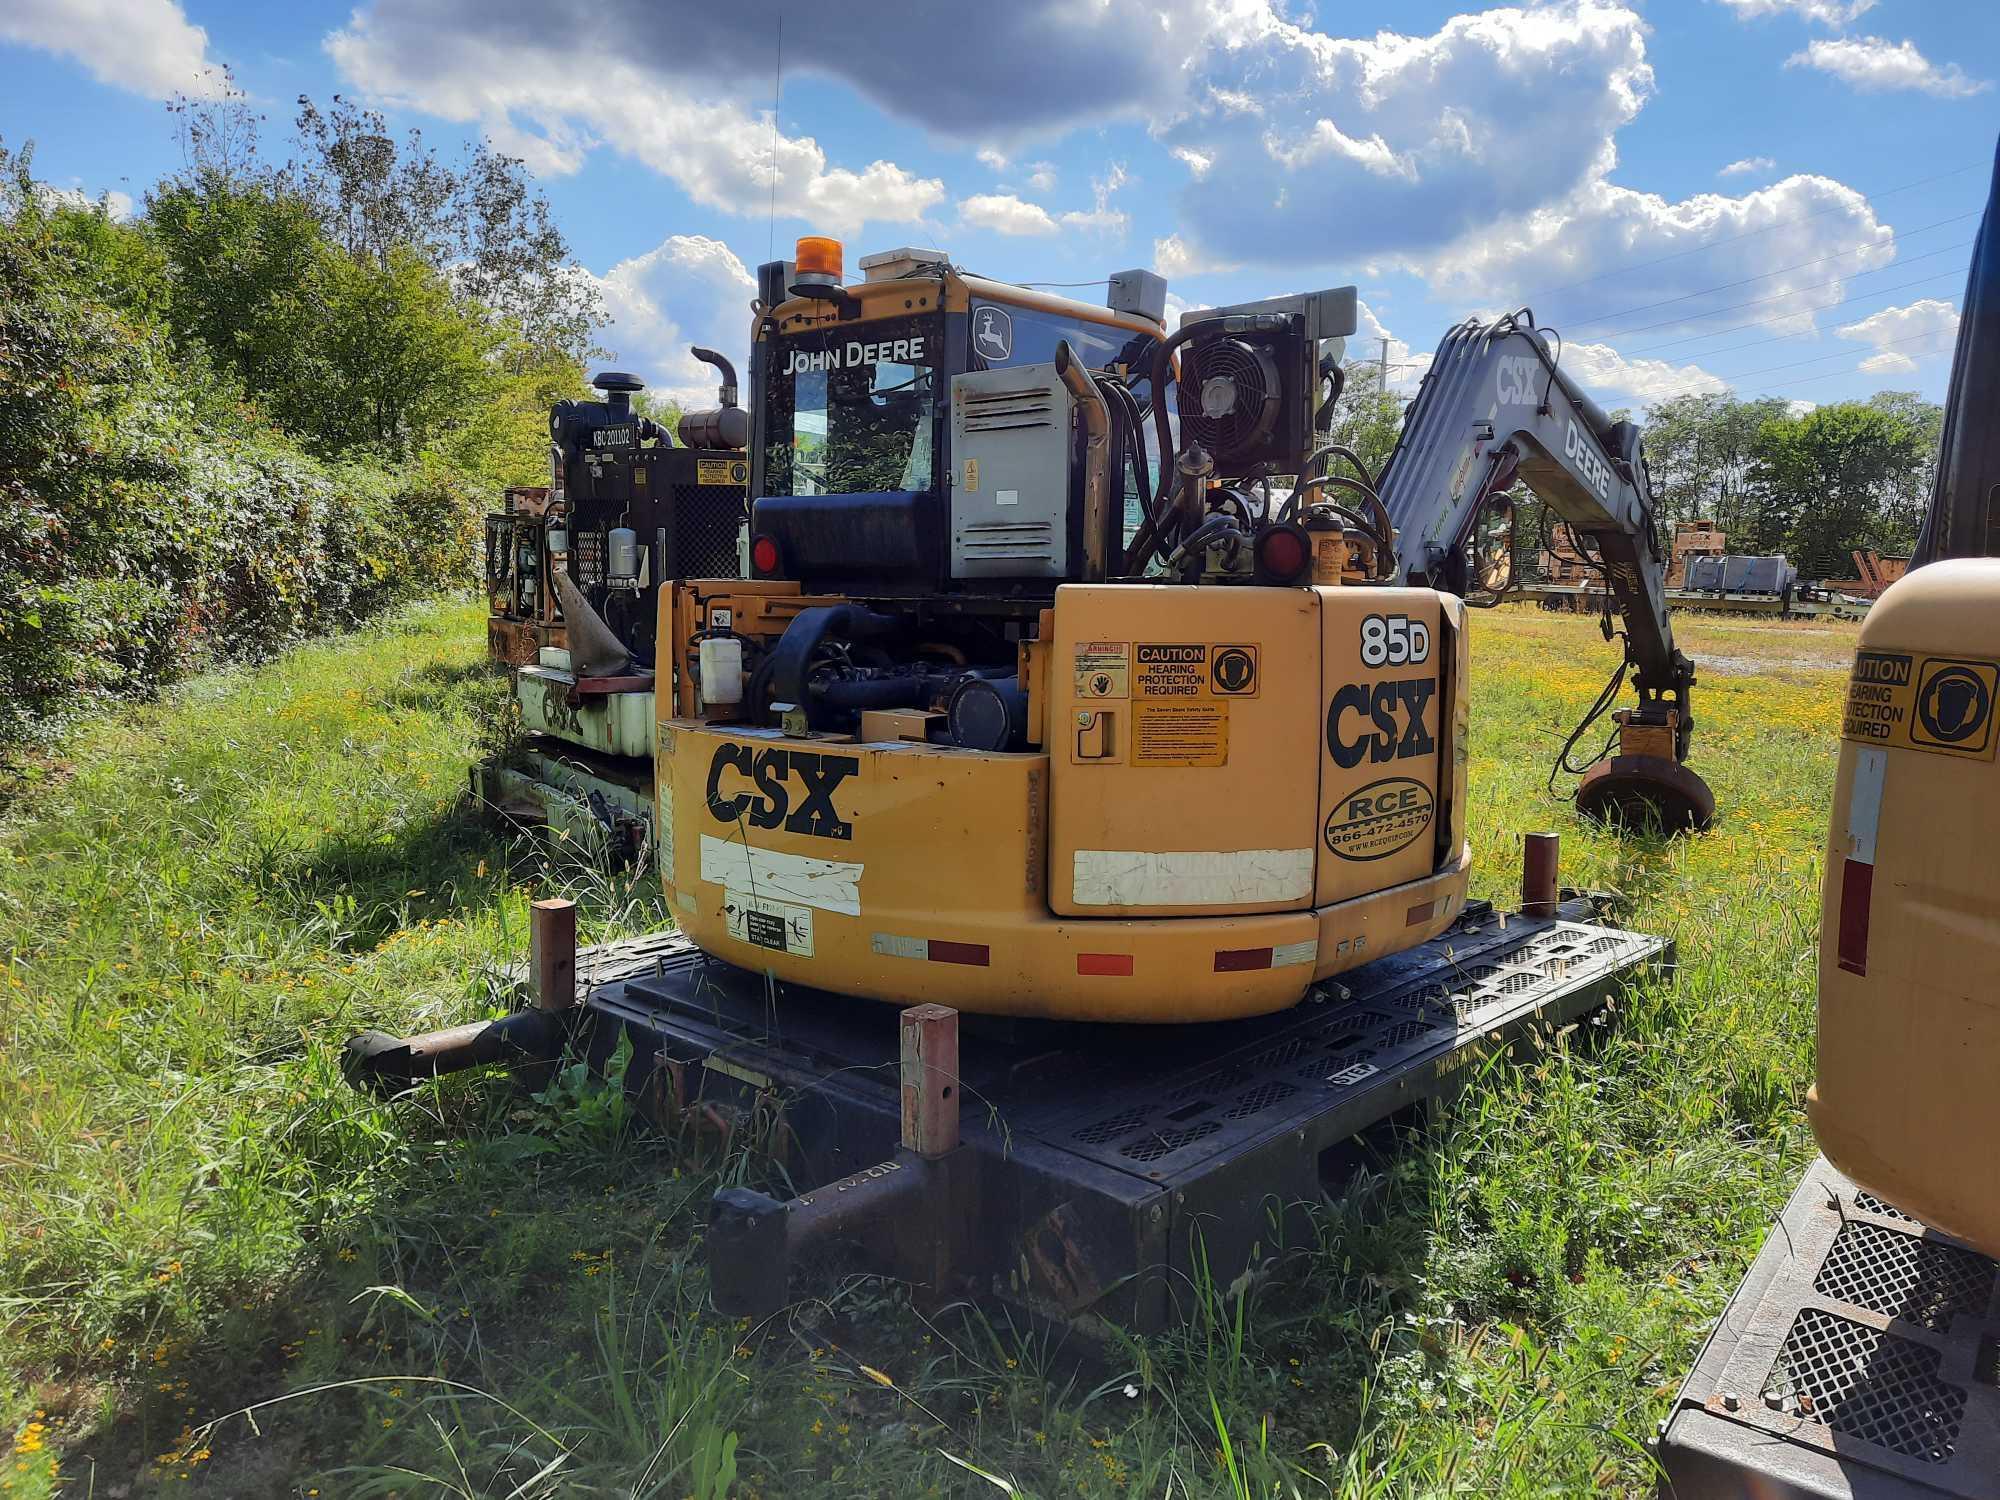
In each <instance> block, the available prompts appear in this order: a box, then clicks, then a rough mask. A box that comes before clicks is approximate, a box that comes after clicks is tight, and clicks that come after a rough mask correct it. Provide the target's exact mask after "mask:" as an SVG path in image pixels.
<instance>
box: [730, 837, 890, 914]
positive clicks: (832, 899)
mask: <svg viewBox="0 0 2000 1500" xmlns="http://www.w3.org/2000/svg"><path fill="white" fill-rule="evenodd" d="M701 878H702V879H703V880H712V881H714V882H715V883H716V884H717V885H721V886H727V887H728V888H729V889H730V890H732V891H742V892H744V893H745V894H746V895H755V896H758V897H766V896H768V897H772V898H775V899H777V900H780V901H795V902H798V903H799V904H801V905H803V906H816V907H818V908H819V909H820V910H821V911H830V912H837V913H839V914H840V915H841V916H844V917H858V916H860V915H861V866H860V865H859V864H856V863H852V862H850V861H847V860H840V859H813V858H811V857H810V856H808V855H804V854H784V853H780V852H779V851H778V850H776V849H759V848H757V847H756V846H755V845H752V844H738V843H734V842H732V841H731V840H729V839H719V838H717V837H715V835H714V834H710V833H704V834H703V835H702V836H701Z"/></svg>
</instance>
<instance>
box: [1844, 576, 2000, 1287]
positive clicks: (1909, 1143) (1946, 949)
mask: <svg viewBox="0 0 2000 1500" xmlns="http://www.w3.org/2000/svg"><path fill="white" fill-rule="evenodd" d="M1996 749H2000V560H1994V559H1986V558H1980V559H1963V560H1957V561H1947V562H1937V563H1933V564H1931V565H1929V566H1927V567H1924V568H1920V569H1917V570H1916V571H1914V572H1912V573H1910V574H1909V575H1907V576H1906V577H1904V578H1903V579H1901V580H1900V581H1898V582H1897V583H1895V584H1894V585H1892V586H1891V587H1890V588H1889V589H1888V591H1887V592H1886V593H1884V594H1883V596H1882V598H1881V599H1880V601H1879V602H1877V603H1876V605H1875V606H1874V608H1873V609H1872V610H1870V612H1869V614H1868V618H1867V622H1866V623H1865V624H1864V625H1863V627H1862V631H1861V641H1860V646H1859V649H1858V651H1857V653H1856V658H1855V666H1854V672H1853V676H1852V678H1851V680H1850V683H1849V687H1848V698H1847V703H1846V708H1845V713H1844V716H1843V721H1842V732H1841V746H1840V768H1839V779H1838V781H1837V783H1836V786H1835V792H1834V808H1833V818H1832V823H1831V827H1830V829H1829V836H1828V843H1827V854H1826V875H1825V884H1824V889H1823V892H1822V910H1821V939H1820V975H1819V1066H1818V1078H1817V1082H1816V1083H1815V1084H1814V1086H1813V1088H1812V1090H1811V1092H1810V1093H1809V1094H1808V1095H1807V1099H1806V1108H1807V1110H1808V1112H1809V1113H1810V1115H1811V1117H1812V1123H1813V1130H1814V1131H1815V1133H1816V1134H1817V1135H1818V1136H1819V1141H1820V1145H1821V1146H1822V1148H1823V1149H1824V1150H1825V1152H1826V1155H1827V1158H1828V1159H1829V1160H1830V1161H1832V1162H1833V1164H1834V1165H1835V1166H1836V1167H1838V1168H1839V1169H1840V1170H1841V1171H1843V1172H1845V1173H1846V1174H1847V1175H1848V1176H1850V1177H1852V1178H1853V1179H1854V1180H1855V1181H1856V1182H1858V1183H1860V1184H1861V1185H1863V1186H1864V1187H1867V1188H1869V1189H1871V1190H1872V1191H1874V1192H1876V1193H1878V1194H1880V1195H1881V1196H1882V1197H1883V1198H1885V1199H1886V1200H1888V1201H1889V1202H1891V1203H1893V1204H1895V1205H1896V1206H1897V1207H1899V1208H1902V1209H1904V1210H1906V1211H1907V1212H1909V1213H1912V1214H1914V1215H1916V1216H1917V1217H1918V1218H1920V1219H1922V1220H1923V1221H1924V1222H1925V1223H1927V1224H1930V1225H1933V1226H1935V1227H1936V1228H1938V1229H1942V1230H1945V1231H1947V1232H1948V1233H1951V1234H1954V1235H1957V1236H1959V1237H1960V1238H1962V1239H1964V1240H1966V1241H1968V1242H1969V1243H1971V1244H1974V1245H1977V1246H1979V1247H1980V1248H1981V1249H1983V1250H1985V1251H1986V1252H1988V1253H1989V1254H1995V1255H2000V1075H1996V1066H2000V991H1996V990H1995V988H1994V982H1993V976H1994V975H1995V974H1996V973H2000V883H1996V881H1995V880H1994V875H1993V871H1994V858H1995V851H1996V850H2000V760H1996V754H1995V752H1996Z"/></svg>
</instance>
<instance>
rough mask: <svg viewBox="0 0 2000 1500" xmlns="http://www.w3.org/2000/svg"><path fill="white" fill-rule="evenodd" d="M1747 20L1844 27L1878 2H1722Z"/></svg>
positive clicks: (1725, 0)
mask: <svg viewBox="0 0 2000 1500" xmlns="http://www.w3.org/2000/svg"><path fill="white" fill-rule="evenodd" d="M1722 3H1723V4H1724V5H1727V6H1728V7H1729V8H1730V9H1731V10H1733V11H1735V12H1736V14H1737V15H1739V16H1741V17H1742V18H1743V19H1744V20H1746V21H1747V20H1751V19H1753V18H1755V17H1758V16H1777V15H1794V16H1798V17H1800V18H1801V19H1803V20H1807V21H1817V22H1819V23H1820V24H1821V25H1822V26H1845V25H1846V24H1847V23H1848V22H1849V21H1852V20H1853V19H1854V18H1855V17H1857V16H1859V15H1862V14H1864V13H1866V12H1868V11H1871V10H1873V9H1874V8H1875V0H1722Z"/></svg>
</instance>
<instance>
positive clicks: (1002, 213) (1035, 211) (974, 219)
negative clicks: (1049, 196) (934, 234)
mask: <svg viewBox="0 0 2000 1500" xmlns="http://www.w3.org/2000/svg"><path fill="white" fill-rule="evenodd" d="M958 216H959V218H960V219H962V220H963V221H964V222H965V223H967V224H970V225H971V226H972V227H973V228H975V229H990V230H992V231H993V232H994V233H995V234H1018V235H1029V234H1054V233H1055V232H1056V221H1055V218H1054V216H1053V215H1051V214H1050V213H1049V211H1048V210H1047V209H1046V208H1043V207H1042V206H1041V204H1039V203H1030V202H1028V201H1027V200H1026V199H1025V198H1017V197H1015V196H1014V195H1013V194H1012V193H974V194H973V195H972V196H971V197H969V198H965V199H961V200H960V202H959V205H958Z"/></svg>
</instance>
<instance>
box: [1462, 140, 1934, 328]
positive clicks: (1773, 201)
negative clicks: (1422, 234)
mask: <svg viewBox="0 0 2000 1500" xmlns="http://www.w3.org/2000/svg"><path fill="white" fill-rule="evenodd" d="M1895 253H1896V252H1895V231H1894V230H1893V229H1891V228H1890V227H1889V226H1888V225H1886V224H1884V223H1882V222H1880V221H1879V220H1878V219H1877V218H1876V217H1875V213H1874V210H1873V209H1872V208H1871V207H1870V206H1869V203H1868V200H1867V199H1866V198H1864V197H1863V196H1862V195H1861V194H1860V193H1857V192H1856V191H1855V190H1854V189H1852V188H1850V187H1847V186H1846V185H1845V184H1842V183H1839V182H1835V181H1834V180H1832V179H1831V178H1827V177H1812V176H1803V175H1801V176H1794V177H1787V178H1785V179H1784V180H1782V181H1780V182H1775V183H1772V184H1771V185H1770V186H1768V187H1762V188H1757V189H1755V190H1754V191H1751V192H1748V193H1745V194H1743V195H1742V196H1740V197H1732V196H1729V195H1727V194H1722V193H1698V194H1696V195H1694V196H1693V197H1690V198H1683V199H1679V200H1671V199H1667V198H1663V197H1661V196H1660V195H1659V194H1657V193H1640V192H1635V191H1633V190H1632V189H1630V188H1623V187H1619V186H1617V185H1616V184H1614V183H1610V182H1606V181H1603V180H1601V179H1600V180H1597V181H1594V182H1591V183H1590V184H1588V185H1587V186H1586V187H1584V188H1583V189H1582V190H1581V191H1579V192H1577V193H1576V194H1574V195H1572V196H1571V197H1570V198H1569V199H1567V200H1565V201H1563V202H1561V203H1558V204H1555V205H1551V206H1549V207H1547V208H1544V209H1542V210H1540V211H1538V212H1533V213H1528V214H1522V215H1517V216H1514V217H1512V218H1506V219H1502V220H1501V221H1499V222H1498V223H1496V224H1494V225H1492V226H1490V227H1489V228H1488V229H1486V230H1483V231H1481V232H1478V233H1475V234H1472V235H1469V236H1467V237H1466V238H1465V239H1463V240H1461V241H1460V242H1459V243H1458V244H1456V245H1454V246H1452V247H1450V248H1449V249H1448V250H1446V251H1445V252H1444V253H1443V254H1441V255H1438V256H1436V257H1434V258H1432V259H1431V260H1430V261H1428V262H1427V263H1426V264H1425V266H1424V269H1425V271H1426V272H1427V274H1428V275H1429V276H1430V277H1431V278H1432V280H1433V282H1434V283H1435V284H1436V285H1437V286H1438V287H1439V288H1440V289H1442V290H1444V291H1446V292H1458V293H1461V294H1463V295H1465V296H1467V297H1470V298H1474V299H1478V300H1480V301H1482V302H1484V303H1485V304H1487V305H1490V306H1498V305H1500V304H1502V303H1506V304H1508V305H1514V304H1517V303H1520V302H1524V301H1532V303H1533V304H1534V307H1535V311H1536V312H1537V313H1538V314H1540V315H1541V316H1542V318H1543V320H1544V321H1545V322H1551V323H1554V324H1556V325H1557V326H1559V327H1563V328H1565V329H1566V330H1567V331H1569V332H1571V333H1573V334H1581V335H1584V336H1586V337H1591V338H1596V339H1599V340H1600V341H1601V340H1603V339H1606V338H1612V337H1617V336H1621V335H1624V334H1643V335H1644V336H1645V337H1646V338H1647V339H1648V340H1649V341H1652V342H1658V341H1659V340H1661V339H1663V338H1668V337H1671V331H1670V330H1672V329H1675V328H1690V329H1698V330H1715V329H1718V328H1722V327H1726V326H1730V325H1732V324H1735V323H1739V322H1742V321H1746V320H1754V321H1764V320H1769V321H1770V323H1771V325H1772V326H1773V327H1775V328H1777V329H1778V330H1779V331H1781V332H1794V333H1796V332H1803V331H1805V330H1807V329H1810V328H1811V327H1813V326H1814V325H1813V317H1814V314H1815V313H1816V312H1817V311H1819V310H1820V309H1823V308H1827V307H1831V306H1833V305H1834V304H1836V303H1838V302H1839V301H1840V300H1841V298H1842V297H1843V296H1844V295H1845V292H1844V290H1843V286H1844V280H1843V278H1845V277H1848V276H1853V275H1857V274H1859V273H1860V272H1863V271H1870V270H1875V269H1877V268H1879V267H1882V266H1886V265H1888V264H1889V263H1890V262H1891V261H1892V260H1894V259H1895ZM1774 266H1775V267H1780V268H1786V269H1781V270H1779V271H1777V272H1776V273H1773V272H1772V269H1771V268H1772V267H1774ZM1631 268H1638V269H1640V270H1642V271H1643V276H1635V275H1631V274H1618V275H1615V276H1614V275H1611V274H1609V273H1613V272H1618V273H1625V272H1627V271H1628V270H1629V269H1631ZM1711 289H1719V290H1711ZM1744 303H1753V304H1755V305H1754V306H1751V307H1747V308H1743V309H1742V310H1740V311H1736V312H1733V313H1731V312H1726V311H1720V310H1722V309H1729V308H1733V307H1737V306H1738V305H1739V304H1744Z"/></svg>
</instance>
